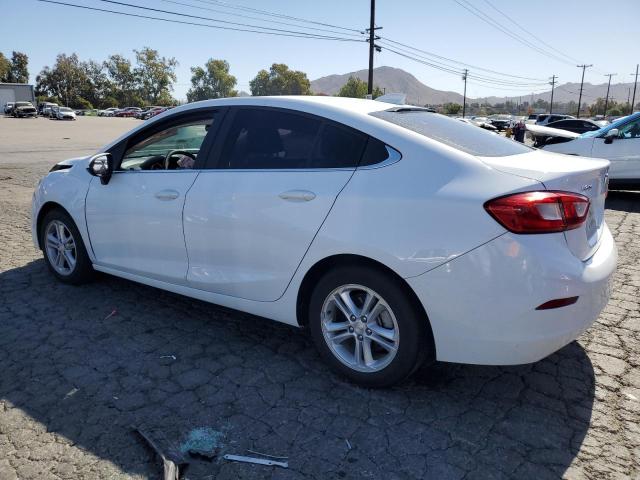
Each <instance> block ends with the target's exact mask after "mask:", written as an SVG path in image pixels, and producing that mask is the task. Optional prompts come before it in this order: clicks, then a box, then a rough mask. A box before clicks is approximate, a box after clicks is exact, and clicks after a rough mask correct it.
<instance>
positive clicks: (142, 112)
mask: <svg viewBox="0 0 640 480" xmlns="http://www.w3.org/2000/svg"><path fill="white" fill-rule="evenodd" d="M156 108H162V107H157V106H155V105H152V106H150V107H145V108H143V109H141V110H140V111H139V112H137V113H136V114H135V117H136V118H137V119H139V120H143V119H144V117H145V115H146V114H147V113H149V112H150V111H151V110H154V109H156Z"/></svg>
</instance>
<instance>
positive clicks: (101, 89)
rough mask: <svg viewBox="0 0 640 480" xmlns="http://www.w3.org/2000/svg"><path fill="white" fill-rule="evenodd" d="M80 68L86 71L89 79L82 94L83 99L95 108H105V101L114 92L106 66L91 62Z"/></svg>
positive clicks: (83, 63) (84, 63) (82, 64)
mask: <svg viewBox="0 0 640 480" xmlns="http://www.w3.org/2000/svg"><path fill="white" fill-rule="evenodd" d="M80 66H81V68H82V69H83V70H84V74H85V76H86V78H87V82H86V83H85V89H84V90H83V91H82V92H81V96H82V98H84V99H85V100H87V101H88V102H90V103H91V104H92V105H93V106H97V107H104V105H103V102H104V99H105V98H106V97H107V96H108V95H109V94H110V93H111V91H112V90H113V86H112V85H111V81H110V80H109V77H108V76H107V73H106V69H105V66H104V64H103V63H98V62H95V61H93V60H89V61H86V62H82V63H81V64H80ZM105 108H107V107H105Z"/></svg>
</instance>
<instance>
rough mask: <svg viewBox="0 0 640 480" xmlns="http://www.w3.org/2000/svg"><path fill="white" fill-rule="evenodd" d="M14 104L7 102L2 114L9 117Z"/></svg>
mask: <svg viewBox="0 0 640 480" xmlns="http://www.w3.org/2000/svg"><path fill="white" fill-rule="evenodd" d="M13 105H14V102H7V103H5V104H4V114H5V115H11V111H12V110H13Z"/></svg>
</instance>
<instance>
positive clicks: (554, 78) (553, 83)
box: [549, 75, 558, 115]
mask: <svg viewBox="0 0 640 480" xmlns="http://www.w3.org/2000/svg"><path fill="white" fill-rule="evenodd" d="M556 78H558V77H556V76H555V75H553V76H552V77H551V81H550V82H549V85H551V103H550V104H549V115H551V114H552V113H553V87H555V86H556Z"/></svg>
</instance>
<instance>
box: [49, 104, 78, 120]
mask: <svg viewBox="0 0 640 480" xmlns="http://www.w3.org/2000/svg"><path fill="white" fill-rule="evenodd" d="M54 118H55V119H56V120H75V119H76V112H74V111H73V110H72V109H70V108H68V107H58V108H56V109H55V116H54Z"/></svg>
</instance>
